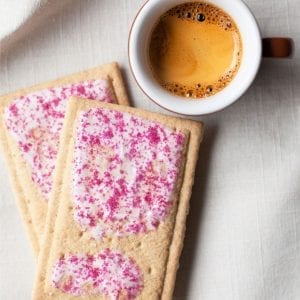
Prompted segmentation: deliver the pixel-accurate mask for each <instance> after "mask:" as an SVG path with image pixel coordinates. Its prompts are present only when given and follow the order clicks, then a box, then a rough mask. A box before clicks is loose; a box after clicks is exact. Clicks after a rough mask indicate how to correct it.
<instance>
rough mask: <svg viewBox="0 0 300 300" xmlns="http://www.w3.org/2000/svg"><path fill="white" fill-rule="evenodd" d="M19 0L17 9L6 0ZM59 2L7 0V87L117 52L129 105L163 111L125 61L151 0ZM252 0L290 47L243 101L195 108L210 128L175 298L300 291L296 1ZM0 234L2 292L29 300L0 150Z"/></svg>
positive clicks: (2, 74) (264, 69)
mask: <svg viewBox="0 0 300 300" xmlns="http://www.w3.org/2000/svg"><path fill="white" fill-rule="evenodd" d="M12 2H14V4H16V5H19V10H14V11H9V10H8V6H7V5H8V4H7V3H12ZM58 2H59V3H57V6H56V5H53V6H51V7H53V10H52V9H51V13H49V14H48V12H49V11H50V8H49V9H48V8H47V9H45V10H44V11H47V13H45V14H43V13H42V14H36V9H35V8H37V7H40V8H41V9H42V11H43V7H45V6H43V5H44V1H41V2H40V3H41V4H42V5H41V6H38V3H39V2H38V1H37V0H32V1H29V0H22V1H17V0H13V1H11V0H10V1H7V0H0V4H1V5H0V22H1V23H0V24H1V26H0V28H1V29H0V40H2V41H1V42H0V48H1V49H0V50H1V54H0V93H1V94H4V93H6V92H9V91H13V90H15V89H17V88H21V87H26V86H29V85H33V84H36V83H39V82H43V81H45V80H50V79H54V78H56V77H58V76H63V75H66V74H69V73H72V72H76V71H79V70H82V69H86V68H89V67H93V66H96V65H98V64H102V63H105V62H110V61H115V60H116V61H119V62H120V63H121V65H122V67H123V73H124V76H125V78H126V81H127V85H128V89H129V92H130V95H131V99H132V103H133V105H135V106H137V107H141V108H145V109H148V110H151V111H158V112H164V113H168V112H166V111H164V110H163V109H161V108H159V107H158V106H156V105H155V104H154V103H152V102H151V101H150V100H149V99H148V98H147V97H146V96H145V95H144V94H143V93H142V92H141V91H140V89H139V88H138V86H137V84H136V83H135V81H134V79H133V77H132V75H131V73H130V69H129V65H128V59H127V41H128V33H129V29H130V25H131V23H132V20H133V18H134V16H135V15H136V13H137V11H138V9H139V7H140V6H141V5H142V4H143V2H144V1H143V0H121V1H120V0H85V1H83V0H72V1H70V2H69V3H68V4H66V5H65V6H64V7H61V8H60V9H57V7H58V6H59V5H62V2H64V1H58ZM246 3H247V4H248V5H249V7H250V8H251V9H252V11H253V12H254V14H255V16H256V17H257V20H258V23H259V25H260V27H261V30H262V34H263V36H290V37H292V38H293V39H294V41H295V46H296V47H295V54H294V57H293V59H291V60H272V59H265V60H263V62H262V66H261V69H260V72H259V74H258V76H257V78H256V80H255V82H254V84H253V85H252V87H251V88H250V89H249V90H248V92H247V93H246V94H245V95H244V96H243V97H242V98H241V99H240V100H239V101H238V102H236V103H235V104H234V105H232V106H231V107H229V108H227V109H225V110H224V111H222V112H219V113H215V114H212V115H209V116H204V117H197V118H195V119H198V120H202V121H204V122H205V124H206V133H205V138H204V141H203V144H202V149H201V152H200V159H199V164H198V167H197V174H196V179H195V187H194V191H193V196H192V200H191V211H190V215H189V217H188V222H187V236H186V239H185V245H184V249H183V255H182V257H181V266H180V269H179V271H178V276H177V282H176V290H175V295H174V299H193V300H198V299H204V300H215V299H216V300H218V299H225V300H226V299H243V300H252V299H258V300H260V299H263V300H264V299H266V300H268V299H280V300H281V299H284V300H285V299H287V300H293V299H300V263H299V260H300V188H299V180H300V155H299V153H300V140H299V137H300V130H299V129H300V53H299V48H298V45H299V43H300V2H299V1H298V0H284V1H278V0H266V1H259V0H247V1H246ZM25 4H26V5H25ZM23 5H24V6H23ZM30 5H31V6H30ZM232 5H234V1H232ZM26 12H30V13H26ZM37 15H40V16H41V15H42V17H38V16H37ZM3 16H4V17H6V21H4V20H3ZM18 16H19V17H20V16H21V17H20V18H19V20H25V19H26V20H27V21H25V22H24V21H21V22H15V21H16V19H17V17H18ZM25 16H27V17H28V16H29V18H27V17H25ZM6 22H7V24H6V25H9V26H7V27H6V29H5V30H4V29H3V27H2V26H3V24H4V25H5V23H6ZM28 22H30V26H29V27H30V30H23V29H22V28H24V24H25V23H27V24H28ZM17 24H18V25H17ZM20 24H21V26H20ZM29 27H28V28H29ZM17 28H18V29H17ZM12 32H14V33H13V34H12V35H10V41H11V42H10V43H6V41H7V38H6V39H4V40H3V39H2V38H3V37H4V36H6V37H7V36H8V35H9V34H11V33H12ZM187 105H188V104H187ZM0 239H1V240H0V299H12V300H14V299H30V294H31V288H32V283H33V278H34V273H35V261H34V259H33V257H32V254H31V249H30V245H29V242H28V240H27V238H26V236H25V232H24V229H23V226H22V224H21V218H20V216H19V212H18V210H17V207H16V204H15V200H14V198H13V196H12V192H11V189H10V186H9V182H8V178H7V171H6V169H5V164H4V162H3V158H2V157H1V156H0Z"/></svg>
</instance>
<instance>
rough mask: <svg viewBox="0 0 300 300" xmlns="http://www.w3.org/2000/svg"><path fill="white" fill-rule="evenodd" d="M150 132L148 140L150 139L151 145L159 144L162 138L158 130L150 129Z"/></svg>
mask: <svg viewBox="0 0 300 300" xmlns="http://www.w3.org/2000/svg"><path fill="white" fill-rule="evenodd" d="M148 132H149V133H148V138H149V141H150V143H153V144H158V143H159V142H160V137H159V135H158V132H157V128H155V127H150V128H149V129H148Z"/></svg>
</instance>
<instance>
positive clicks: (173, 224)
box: [33, 98, 202, 299]
mask: <svg viewBox="0 0 300 300" xmlns="http://www.w3.org/2000/svg"><path fill="white" fill-rule="evenodd" d="M201 139H202V124H201V123H197V122H194V121H190V120H183V119H180V118H174V117H169V116H165V115H160V114H156V113H151V112H147V111H143V110H139V109H136V108H130V107H125V106H118V105H114V104H107V103H103V102H102V103H100V102H98V103H96V102H91V101H85V100H80V99H76V98H72V99H71V100H69V103H68V109H67V114H66V118H65V123H64V128H63V131H62V135H61V142H60V150H59V155H58V160H57V166H56V169H55V175H54V188H53V194H52V198H51V201H50V207H49V211H48V215H47V222H46V228H45V239H44V243H43V247H42V250H41V253H40V256H39V260H38V271H37V276H36V281H35V286H34V291H33V299H76V297H80V299H160V298H161V299H171V297H172V293H173V288H174V282H175V277H176V271H177V268H178V261H179V256H180V253H181V249H182V245H183V239H184V234H185V221H186V215H187V213H188V209H189V199H190V196H191V190H192V185H193V181H194V173H195V166H196V162H197V157H198V150H199V144H200V141H201Z"/></svg>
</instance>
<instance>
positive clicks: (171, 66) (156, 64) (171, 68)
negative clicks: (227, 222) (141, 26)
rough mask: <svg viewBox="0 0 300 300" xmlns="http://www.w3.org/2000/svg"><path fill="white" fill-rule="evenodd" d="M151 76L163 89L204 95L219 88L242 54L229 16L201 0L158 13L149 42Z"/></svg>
mask: <svg viewBox="0 0 300 300" xmlns="http://www.w3.org/2000/svg"><path fill="white" fill-rule="evenodd" d="M149 59H150V66H151V69H152V72H153V75H154V77H155V78H156V80H157V81H158V82H159V83H160V85H161V86H163V87H164V88H165V89H167V90H168V91H169V92H171V93H173V94H175V95H178V96H182V97H186V98H204V97H208V96H211V95H214V94H216V93H217V92H219V91H221V90H222V89H224V88H225V87H226V86H227V85H228V84H229V83H230V82H231V81H232V79H233V78H234V76H235V75H236V73H237V71H238V69H239V66H240V63H241V59H242V40H241V35H240V32H239V30H238V28H237V26H236V24H235V22H234V21H233V19H232V18H231V17H230V16H229V15H228V14H227V13H226V12H224V11H223V10H221V9H220V8H218V7H216V6H214V5H212V4H209V3H205V2H188V3H184V4H181V5H178V6H175V7H173V8H172V9H170V10H169V11H167V12H166V13H164V14H163V15H162V16H161V17H160V19H159V21H158V23H157V24H156V26H155V27H154V29H153V32H152V35H151V39H150V44H149Z"/></svg>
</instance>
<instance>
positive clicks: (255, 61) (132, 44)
mask: <svg viewBox="0 0 300 300" xmlns="http://www.w3.org/2000/svg"><path fill="white" fill-rule="evenodd" d="M190 3H192V2H191V0H187V1H184V0H166V1H161V0H149V1H147V2H146V3H145V4H144V5H143V7H142V8H141V9H140V11H139V12H138V14H137V16H136V18H135V20H134V22H133V25H132V27H131V30H130V35H129V43H128V55H129V63H130V67H131V70H132V73H133V76H134V78H135V80H136V82H137V83H138V85H139V86H140V88H141V89H142V90H143V91H144V93H145V94H146V95H147V96H148V97H149V98H150V99H151V100H153V101H154V102H155V103H157V104H158V105H160V106H161V107H163V108H165V109H167V110H169V111H172V112H176V113H179V114H184V115H204V114H209V113H213V112H216V111H219V110H222V109H224V108H225V107H227V106H229V105H230V104H232V103H234V102H235V101H236V100H238V99H239V98H240V97H241V96H242V95H243V94H244V93H245V92H246V91H247V89H248V88H249V86H250V85H251V84H252V82H253V80H254V79H255V77H256V75H257V72H258V70H259V67H260V64H261V60H262V57H263V56H265V57H281V58H282V57H290V55H291V51H292V50H291V48H292V41H291V39H288V38H264V39H262V37H261V33H260V30H259V27H258V24H257V22H256V20H255V17H254V16H253V14H252V13H251V11H250V9H249V8H248V7H247V5H246V4H245V3H244V2H243V1H241V0H230V1H229V0H209V1H199V2H193V3H199V5H200V4H201V3H202V5H211V6H212V7H216V8H217V9H216V12H218V11H220V12H224V13H225V15H228V16H229V17H230V18H231V19H232V20H233V22H234V24H236V27H237V28H238V32H239V36H240V38H241V43H242V55H241V58H240V61H239V64H238V69H237V70H236V72H235V74H234V76H232V78H231V79H230V81H228V82H227V83H226V85H225V84H224V88H222V89H220V90H218V91H216V92H215V93H208V94H207V95H205V96H201V97H197V95H198V94H197V93H194V97H190V98H189V97H185V96H184V93H186V91H184V92H183V96H180V95H179V94H178V93H172V92H170V90H168V89H167V88H166V87H165V86H163V85H162V84H161V82H160V81H159V80H158V78H157V76H155V74H154V72H153V66H152V65H151V59H150V55H149V51H150V44H151V39H152V37H153V31H154V28H155V27H156V26H157V24H158V21H159V20H160V18H161V17H162V16H163V15H164V13H166V12H169V11H171V12H172V8H174V7H180V6H182V5H184V6H185V5H188V4H190ZM179 11H180V9H179V10H178V14H179V15H178V18H179V17H181V15H180V12H179ZM192 11H195V10H192ZM176 13H177V10H175V12H174V14H175V15H176ZM199 16H200V18H199ZM199 16H198V19H199V21H202V20H201V15H199ZM187 17H188V18H191V15H190V13H188V16H187ZM203 17H205V16H203ZM217 17H218V16H217ZM214 19H215V18H214ZM204 30H205V28H204ZM214 51H216V50H215V49H214ZM222 55H224V54H222V52H221V48H220V56H222ZM212 63H213V62H212ZM179 67H180V66H179ZM204 71H205V70H204ZM219 81H220V82H221V80H219ZM179 85H180V83H179ZM199 87H200V84H199ZM181 88H182V87H181ZM183 90H184V89H183ZM192 94H193V93H192V92H191V93H190V92H188V95H187V96H190V95H192Z"/></svg>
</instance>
